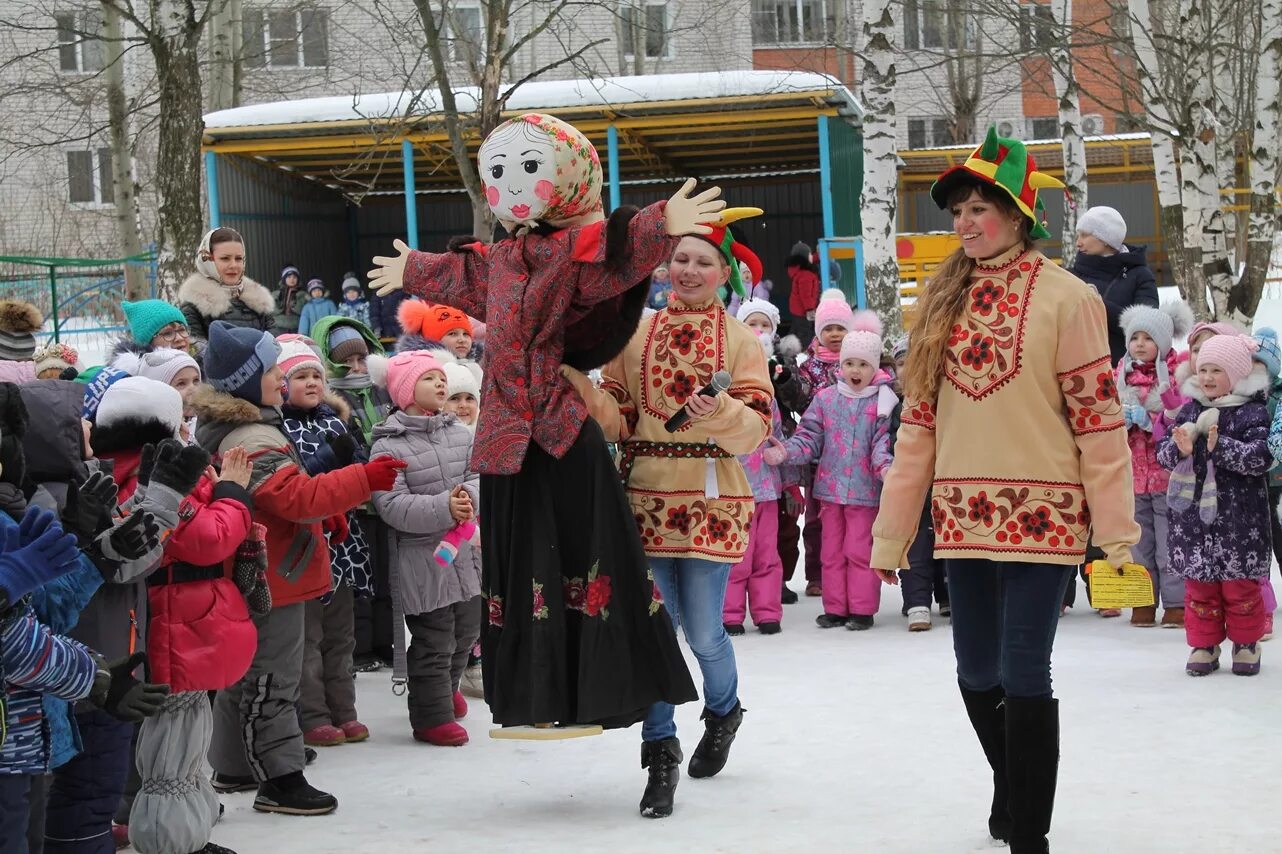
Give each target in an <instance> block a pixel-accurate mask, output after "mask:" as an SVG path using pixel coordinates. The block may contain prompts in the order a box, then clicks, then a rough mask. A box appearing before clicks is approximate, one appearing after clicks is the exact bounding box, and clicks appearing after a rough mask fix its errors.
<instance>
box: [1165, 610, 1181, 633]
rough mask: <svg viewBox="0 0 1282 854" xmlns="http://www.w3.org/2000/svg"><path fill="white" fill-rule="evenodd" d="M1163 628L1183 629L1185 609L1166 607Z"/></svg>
mask: <svg viewBox="0 0 1282 854" xmlns="http://www.w3.org/2000/svg"><path fill="white" fill-rule="evenodd" d="M1162 628H1164V629H1182V628H1184V609H1183V608H1165V609H1163V611H1162Z"/></svg>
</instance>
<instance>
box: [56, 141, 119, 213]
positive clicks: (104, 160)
mask: <svg viewBox="0 0 1282 854" xmlns="http://www.w3.org/2000/svg"><path fill="white" fill-rule="evenodd" d="M67 198H68V200H69V201H70V202H72V203H73V204H101V205H110V204H114V203H115V201H116V191H115V187H114V185H113V176H112V173H111V149H109V148H99V149H98V150H97V151H68V152H67Z"/></svg>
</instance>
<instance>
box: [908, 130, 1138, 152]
mask: <svg viewBox="0 0 1282 854" xmlns="http://www.w3.org/2000/svg"><path fill="white" fill-rule="evenodd" d="M1148 138H1149V134H1147V133H1106V134H1100V135H1099V136H1083V137H1082V139H1083V141H1085V142H1120V141H1124V140H1133V139H1148ZM1020 141H1021V142H1023V143H1024V145H1049V144H1051V143H1057V142H1063V140H1061V139H1058V138H1056V139H1024V140H1020ZM974 149H975V143H973V142H972V143H967V144H964V145H932V146H929V147H927V148H913V149H910V150H911V151H912V152H913V153H917V152H922V151H973V150H974Z"/></svg>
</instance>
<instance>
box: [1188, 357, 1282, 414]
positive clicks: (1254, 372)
mask: <svg viewBox="0 0 1282 854" xmlns="http://www.w3.org/2000/svg"><path fill="white" fill-rule="evenodd" d="M1187 364H1188V363H1187V362H1186V363H1185V365H1187ZM1272 386H1273V381H1272V380H1271V379H1270V378H1269V369H1268V368H1266V367H1265V366H1264V365H1263V364H1262V363H1261V362H1252V363H1251V373H1249V374H1247V375H1246V379H1244V380H1242V381H1241V382H1239V383H1238V384H1237V385H1235V386H1233V391H1232V392H1230V393H1229V394H1226V395H1224V396H1223V397H1217V398H1216V399H1215V400H1210V399H1208V398H1207V396H1206V395H1205V394H1203V393H1202V389H1201V387H1200V386H1199V385H1198V383H1197V377H1196V376H1191V377H1190V378H1189V381H1188V382H1186V383H1185V384H1184V388H1183V391H1184V392H1185V394H1186V395H1188V397H1190V398H1192V399H1193V400H1196V401H1197V402H1198V403H1200V404H1202V405H1203V406H1212V407H1216V408H1219V409H1223V408H1224V407H1228V406H1241V405H1242V404H1244V403H1250V402H1251V401H1253V400H1255V401H1259V402H1261V403H1263V402H1264V399H1265V397H1266V396H1267V395H1268V393H1269V389H1270V388H1271V387H1272Z"/></svg>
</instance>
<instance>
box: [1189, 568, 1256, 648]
mask: <svg viewBox="0 0 1282 854" xmlns="http://www.w3.org/2000/svg"><path fill="white" fill-rule="evenodd" d="M1184 609H1185V610H1184V635H1185V637H1186V638H1188V642H1189V646H1191V647H1206V646H1215V645H1216V644H1219V643H1221V642H1223V640H1224V638H1225V637H1228V639H1229V640H1231V641H1233V642H1234V643H1243V644H1245V643H1255V642H1256V641H1258V640H1259V639H1260V638H1261V637H1262V636H1263V635H1264V615H1265V611H1264V597H1263V596H1262V595H1261V593H1260V582H1259V581H1258V580H1256V579H1253V578H1252V579H1240V580H1237V581H1193V580H1191V579H1190V580H1189V581H1187V582H1185V593H1184Z"/></svg>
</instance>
